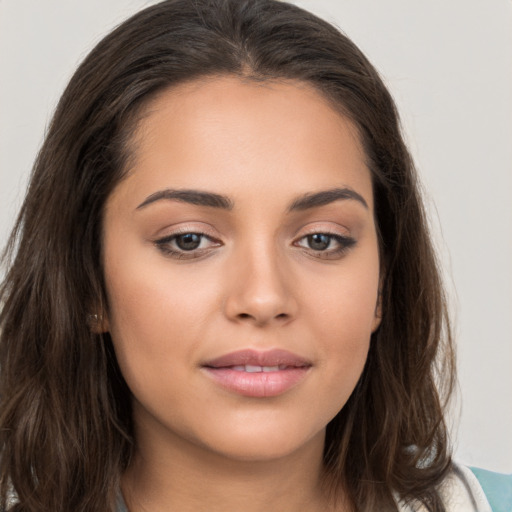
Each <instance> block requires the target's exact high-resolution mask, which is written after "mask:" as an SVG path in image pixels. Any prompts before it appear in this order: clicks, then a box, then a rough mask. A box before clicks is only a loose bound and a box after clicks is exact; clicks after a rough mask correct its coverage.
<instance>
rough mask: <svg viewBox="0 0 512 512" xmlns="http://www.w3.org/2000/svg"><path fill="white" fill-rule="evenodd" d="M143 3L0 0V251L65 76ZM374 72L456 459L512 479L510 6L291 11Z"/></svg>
mask: <svg viewBox="0 0 512 512" xmlns="http://www.w3.org/2000/svg"><path fill="white" fill-rule="evenodd" d="M152 3H155V2H150V1H142V0H108V1H106V0H87V1H86V2H84V1H83V0H0V245H3V244H4V243H5V240H6V238H7V234H8V231H9V228H10V226H11V224H12V222H13V220H14V216H15V213H16V211H17V209H18V208H19V206H20V204H21V200H22V197H23V194H24V189H25V186H26V181H27V177H28V174H29V172H30V167H31V164H32V162H33V160H34V157H35V154H36V152H37V149H38V147H39V145H40V144H41V142H42V139H43V135H44V130H45V126H46V125H47V123H48V121H49V118H50V115H51V112H52V110H53V108H54V106H55V104H56V101H57V100H58V98H59V95H60V93H61V92H62V90H63V88H64V86H65V84H66V82H67V80H68V79H69V78H70V76H71V73H72V72H73V70H74V68H75V67H76V65H77V64H78V62H79V61H80V60H81V59H82V58H83V57H84V56H85V55H86V53H87V52H88V50H90V49H91V47H92V46H93V45H94V44H95V43H96V42H98V41H99V39H100V38H101V37H102V36H103V35H105V34H106V33H107V32H108V31H109V30H110V29H111V28H112V27H113V26H115V25H116V24H118V23H119V22H121V21H122V20H123V19H124V18H125V17H127V16H128V15H130V14H132V13H134V12H135V11H136V10H138V9H140V8H141V7H143V6H145V5H149V4H152ZM297 3H298V4H299V5H301V6H303V7H306V8H307V9H309V10H311V11H313V12H315V13H317V14H319V15H321V16H322V17H324V18H326V19H327V20H329V21H332V22H334V23H335V24H336V25H338V26H339V27H340V28H341V29H342V30H343V31H344V32H345V33H347V34H348V35H349V36H350V37H351V38H352V39H353V40H354V41H355V42H356V43H357V44H358V45H359V46H360V47H361V49H362V50H363V51H364V52H365V53H366V54H367V56H368V57H369V58H370V60H371V61H372V62H373V63H374V64H375V65H376V66H377V68H378V69H379V70H380V71H381V73H382V75H383V77H384V79H385V81H386V83H387V84H388V86H389V87H390V89H391V91H392V93H393V95H394V96H395V99H396V101H397V102H398V106H399V109H400V112H401V114H402V119H403V124H404V130H405V132H406V136H407V140H408V141H409V145H410V148H411V150H412V152H413V154H414V156H415V158H416V162H417V165H418V168H419V169H420V172H421V175H422V179H423V182H424V183H425V188H426V190H427V192H426V201H427V204H428V207H429V211H430V213H431V220H432V226H433V230H434V233H435V237H436V240H437V244H438V248H439V252H440V254H441V256H442V259H443V266H444V270H445V274H446V280H447V286H448V289H449V292H450V302H451V308H452V311H453V315H454V320H455V326H456V338H457V343H458V349H459V377H460V392H459V399H458V402H457V404H456V407H454V412H453V414H452V416H453V418H452V423H453V425H454V426H453V441H454V444H455V446H456V457H457V459H458V460H459V461H461V462H464V463H468V464H472V465H477V466H481V467H487V468H489V469H494V470H498V471H505V472H512V400H511V398H512V371H511V368H512V334H511V333H512V200H511V194H512V26H511V21H512V2H511V1H510V0H429V1H428V2H425V1H421V0H385V1H381V0H357V1H356V0H302V1H298V2H297Z"/></svg>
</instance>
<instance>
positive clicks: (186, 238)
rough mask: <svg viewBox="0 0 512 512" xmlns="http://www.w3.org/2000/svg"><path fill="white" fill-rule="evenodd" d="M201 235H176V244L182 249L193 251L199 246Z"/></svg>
mask: <svg viewBox="0 0 512 512" xmlns="http://www.w3.org/2000/svg"><path fill="white" fill-rule="evenodd" d="M200 243H201V235H198V234H197V233H187V234H185V235H179V236H177V237H176V245H177V246H178V247H179V248H180V249H181V250H183V251H193V250H194V249H197V248H198V247H199V244H200Z"/></svg>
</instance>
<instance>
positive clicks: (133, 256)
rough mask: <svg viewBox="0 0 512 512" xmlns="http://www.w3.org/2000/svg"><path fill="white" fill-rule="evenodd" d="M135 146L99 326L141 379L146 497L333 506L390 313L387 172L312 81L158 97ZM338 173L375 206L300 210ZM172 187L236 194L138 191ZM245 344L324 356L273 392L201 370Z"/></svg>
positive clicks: (240, 506)
mask: <svg viewBox="0 0 512 512" xmlns="http://www.w3.org/2000/svg"><path fill="white" fill-rule="evenodd" d="M133 149H134V153H135V160H134V164H133V166H132V167H131V168H130V170H129V172H128V175H127V177H126V178H125V179H124V180H123V181H122V182H121V183H120V184H119V185H118V186H117V187H116V189H115V190H114V192H113V193H112V195H111V196H110V198H109V200H108V201H107V205H106V210H105V217H104V265H105V280H106V287H107V295H108V302H109V307H108V313H106V314H105V315H104V324H103V326H102V328H103V330H105V331H110V333H111V336H112V340H113V343H114V347H115V351H116V355H117V358H118V361H119V365H120V368H121V371H122V373H123V375H124V377H125V379H126V382H127V384H128V386H129V387H130V389H131V391H132V393H133V405H134V422H135V429H136V432H135V435H136V454H135V457H134V460H133V463H132V464H131V466H130V468H129V469H128V471H127V473H126V474H125V475H124V477H123V492H124V495H125V498H126V501H127V502H128V505H129V507H130V510H131V512H138V511H142V510H151V511H152V512H158V511H164V510H182V511H188V510H209V511H217V510H219V511H221V510H222V511H224V512H226V511H235V510H236V511H239V510H244V511H248V512H250V511H253V510H254V511H256V510H258V511H261V510H266V511H273V510H275V511H280V512H285V511H288V510H290V511H292V510H293V511H294V512H297V511H300V510H308V511H314V510H326V504H325V503H324V501H323V498H322V494H321V491H320V487H319V482H320V474H321V464H322V449H323V444H324V436H325V428H326V425H327V423H328V422H329V421H330V420H331V419H332V418H333V417H334V416H335V415H336V414H337V413H338V412H339V411H340V409H342V408H343V406H344V404H345V403H346V401H347V399H348V398H349V396H350V394H351V393H352V391H353V389H354V387H355V385H356V383H357V381H358V379H359V376H360V375H361V372H362V370H363V366H364V364H365V361H366V357H367V353H368V348H369V341H370V336H371V333H372V332H373V331H374V330H375V329H376V328H377V327H378V325H379V321H380V318H379V308H378V304H377V302H378V289H379V256H378V244H377V235H376V229H375V224H374V213H373V197H372V184H371V178H370V172H369V170H368V168H367V166H366V164H365V157H364V153H363V150H362V148H361V144H360V141H359V139H358V135H357V131H356V129H355V128H354V126H353V125H352V124H351V122H350V121H349V120H347V119H346V118H344V117H342V116H341V115H340V114H339V113H337V112H336V111H335V110H334V109H333V108H332V107H331V106H330V105H329V103H328V102H327V101H326V100H325V99H324V98H323V97H322V96H321V95H320V94H319V93H317V92H316V91H315V90H313V89H312V88H310V87H309V86H307V85H305V84H302V83H297V82H289V81H288V82H287V81H281V82H266V83H264V84H261V83H254V82H251V81H242V80H240V79H238V78H234V77H217V78H213V79H209V80H202V81H199V82H193V83H191V84H185V85H181V86H179V87H176V88H172V89H169V90H167V91H164V92H163V93H161V94H160V95H159V96H158V97H156V98H155V99H154V100H153V101H152V102H151V104H150V105H149V106H148V108H147V111H146V112H145V115H144V116H143V118H142V120H141V121H140V123H139V125H138V128H137V131H136V136H135V138H134V141H133ZM334 188H347V189H349V190H351V191H354V192H356V193H357V194H359V196H361V198H362V199H363V200H364V202H365V203H366V205H365V204H363V201H360V200H358V199H353V198H346V199H338V200H336V201H333V202H330V203H329V204H324V205H321V206H317V207H312V208H307V209H304V210H297V211H290V210H289V206H290V204H292V203H293V202H294V201H296V200H297V198H299V197H302V196H303V195H304V194H311V193H316V192H319V191H323V190H329V189H334ZM166 189H179V190H181V189H194V190H199V191H207V192H214V193H217V194H222V195H224V196H227V197H228V198H229V200H230V201H231V203H232V208H231V209H229V210H226V209H220V208H214V207H211V206H204V205H193V204H188V203H186V202H183V201H178V200H169V199H165V198H164V199H160V200H156V201H153V202H150V203H148V204H146V205H144V206H140V205H141V204H142V203H144V202H145V201H147V198H148V197H150V196H151V195H152V194H155V193H156V192H159V191H162V190H166ZM177 232H178V234H183V233H185V232H188V233H198V232H199V233H206V235H207V236H206V237H203V238H201V239H200V240H201V245H200V246H199V248H198V249H197V250H193V251H188V252H186V251H181V255H180V257H178V256H177V255H176V254H174V253H169V252H168V251H169V250H172V251H177V250H178V251H179V247H178V245H177V240H176V239H172V238H171V239H169V237H171V236H172V235H175V234H176V233H177ZM312 233H319V234H322V233H328V234H329V235H330V236H331V235H335V236H339V237H340V236H341V237H345V239H347V238H348V239H350V240H352V244H348V243H345V241H344V242H343V243H341V244H340V243H339V242H338V241H337V239H335V238H333V237H332V236H331V237H330V238H329V237H328V238H327V240H328V243H329V245H328V246H327V249H325V250H324V249H322V250H317V247H318V246H314V248H312V247H311V238H307V237H308V235H311V234H312ZM166 237H167V241H166V243H165V244H164V243H163V242H161V241H162V239H165V238H166ZM345 239H344V240H345ZM180 240H181V239H180ZM323 240H325V239H323ZM158 241H160V243H158ZM344 245H347V246H346V247H344ZM338 249H341V250H338ZM184 252H185V253H186V254H183V253H184ZM245 348H251V349H255V350H259V351H261V350H266V349H274V348H280V349H286V350H288V351H291V352H293V353H295V354H298V355H300V356H301V357H303V358H305V359H307V360H308V361H310V362H311V367H310V369H309V370H308V372H307V375H306V376H305V377H304V378H303V379H302V380H301V381H300V382H299V383H298V384H297V385H296V386H294V387H293V388H291V389H289V390H288V391H286V392H284V393H283V394H280V395H279V396H275V397H268V398H254V397H247V396H241V395H240V394H238V393H235V392H232V391H228V390H226V389H224V388H222V387H221V386H219V385H218V384H217V383H216V382H214V381H213V380H212V379H211V378H209V376H208V375H207V374H205V372H204V371H203V370H204V369H203V368H202V364H203V363H204V362H205V361H207V360H211V359H213V358H216V357H219V356H221V355H224V354H226V353H230V352H233V351H236V350H239V349H245Z"/></svg>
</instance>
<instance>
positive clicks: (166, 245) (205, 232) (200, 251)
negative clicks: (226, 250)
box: [152, 224, 223, 260]
mask: <svg viewBox="0 0 512 512" xmlns="http://www.w3.org/2000/svg"><path fill="white" fill-rule="evenodd" d="M203 226H204V225H203ZM167 229H168V228H167ZM211 231H213V230H211V229H208V228H206V229H205V228H204V227H200V228H198V227H197V224H196V226H193V225H180V226H178V227H176V228H174V229H173V230H169V232H168V233H166V234H163V235H161V236H157V237H155V238H153V240H152V243H153V245H155V246H156V248H157V249H158V250H160V251H161V252H162V253H163V254H164V255H165V256H169V257H171V258H175V259H185V260H186V259H196V258H200V257H201V256H205V255H207V254H209V253H210V252H211V250H212V249H213V248H214V247H220V246H221V245H223V243H222V242H221V241H220V240H219V237H218V236H217V235H216V234H215V235H213V234H211ZM191 233H194V234H197V235H200V236H202V237H204V238H206V239H208V240H210V241H211V242H212V245H211V246H209V247H203V248H197V249H191V250H190V251H186V250H182V249H179V248H172V247H171V245H170V244H171V243H172V242H173V241H174V240H175V239H176V238H177V237H179V236H180V235H186V234H191Z"/></svg>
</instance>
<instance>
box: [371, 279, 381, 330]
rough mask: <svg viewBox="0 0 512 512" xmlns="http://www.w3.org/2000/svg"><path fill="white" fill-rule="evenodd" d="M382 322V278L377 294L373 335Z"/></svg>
mask: <svg viewBox="0 0 512 512" xmlns="http://www.w3.org/2000/svg"><path fill="white" fill-rule="evenodd" d="M381 321H382V278H381V280H380V283H379V290H378V294H377V304H376V305H375V314H374V316H373V324H372V333H373V332H375V331H376V330H377V329H378V328H379V325H380V323H381Z"/></svg>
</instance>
